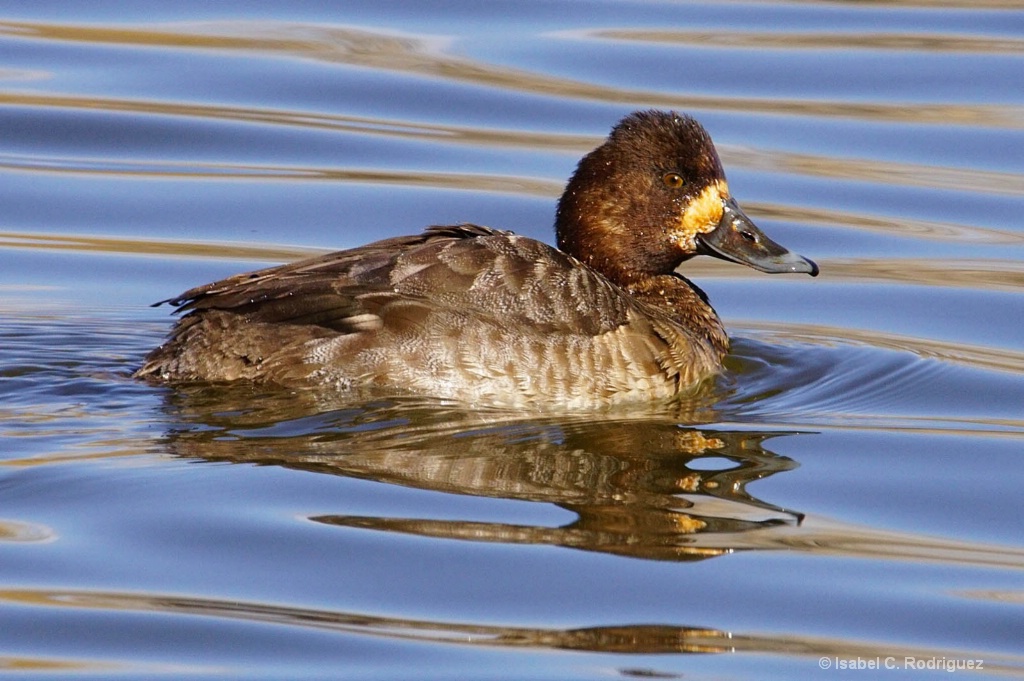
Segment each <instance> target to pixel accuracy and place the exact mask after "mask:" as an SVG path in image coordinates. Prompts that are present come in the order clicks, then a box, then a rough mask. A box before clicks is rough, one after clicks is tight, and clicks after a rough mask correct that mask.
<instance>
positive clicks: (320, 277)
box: [158, 224, 630, 334]
mask: <svg viewBox="0 0 1024 681" xmlns="http://www.w3.org/2000/svg"><path fill="white" fill-rule="evenodd" d="M161 302H162V303H170V304H172V305H174V306H176V307H177V308H178V309H177V311H178V312H182V313H192V314H202V313H203V312H204V311H210V310H219V311H224V312H233V313H236V314H240V315H244V316H245V318H246V319H247V320H248V321H249V322H264V323H271V324H293V325H312V326H318V327H323V328H325V329H330V330H333V331H336V332H340V333H346V332H351V331H353V330H360V329H361V328H365V327H366V326H367V324H368V318H367V315H375V314H378V313H380V312H382V311H383V309H384V308H386V307H387V306H388V305H391V304H399V303H401V304H405V305H416V304H420V305H422V306H425V307H426V308H450V309H456V310H461V311H464V312H466V313H467V314H470V315H473V314H475V315H481V316H487V317H494V318H499V319H502V320H505V321H506V322H507V323H508V324H509V325H516V324H522V325H531V326H534V327H536V328H537V330H538V331H540V332H542V333H553V332H558V331H567V330H571V331H573V332H575V333H583V334H600V333H603V332H606V331H609V330H612V329H614V328H616V327H618V326H620V325H622V324H624V323H626V321H627V315H628V310H629V308H630V304H629V301H628V298H627V297H625V296H624V295H623V294H622V292H621V291H620V290H619V289H618V288H617V287H615V286H613V285H612V284H611V283H609V282H608V281H607V280H605V279H604V277H601V276H600V275H598V274H596V273H595V272H593V271H592V270H590V269H589V268H586V267H584V266H582V265H581V264H580V263H579V262H577V261H576V260H574V259H573V258H571V257H570V256H568V255H566V254H564V253H562V252H561V251H558V250H556V249H554V248H552V247H550V246H548V245H546V244H543V243H541V242H538V241H535V240H533V239H529V238H526V237H521V236H517V235H515V234H512V233H510V232H504V231H499V230H494V229H490V228H487V227H481V226H478V225H469V224H464V225H454V226H437V227H431V228H429V229H427V230H426V231H424V232H423V233H422V234H419V235H416V236H406V237H397V238H392V239H385V240H383V241H378V242H375V243H372V244H368V245H366V246H361V247H358V248H353V249H350V250H346V251H339V252H336V253H329V254H327V255H323V256H318V257H315V258H311V259H307V260H302V261H299V262H295V263H289V264H286V265H281V266H278V267H272V268H269V269H264V270H259V271H256V272H251V273H246V274H239V275H235V276H232V277H229V278H227V279H222V280H220V281H216V282H213V283H211V284H206V285H204V286H198V287H196V288H193V289H190V290H188V291H186V292H184V293H182V294H181V295H180V296H177V297H175V298H172V299H169V300H166V301H161ZM158 304H159V303H158Z"/></svg>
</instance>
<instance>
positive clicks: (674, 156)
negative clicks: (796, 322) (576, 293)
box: [555, 111, 818, 285]
mask: <svg viewBox="0 0 1024 681" xmlns="http://www.w3.org/2000/svg"><path fill="white" fill-rule="evenodd" d="M555 228H556V231H557V237H558V246H559V248H561V249H562V250H563V251H565V252H567V253H569V254H570V255H573V256H575V257H576V258H578V259H579V260H582V261H583V262H585V263H587V264H588V265H590V266H591V267H593V268H595V269H597V270H598V271H599V272H601V273H602V274H604V275H605V276H607V277H609V278H610V279H612V280H613V281H615V282H617V283H619V284H623V285H626V284H628V283H630V282H632V281H636V280H637V279H640V278H644V277H649V276H653V275H658V274H668V273H670V272H672V271H673V270H675V269H676V268H677V267H678V266H679V264H680V263H682V262H683V261H684V260H686V259H687V258H691V257H693V256H695V255H701V254H706V255H713V256H715V257H718V258H722V259H724V260H730V261H732V262H738V263H741V264H743V265H748V266H749V267H753V268H754V269H757V270H760V271H762V272H802V273H805V274H810V275H811V276H815V275H817V274H818V266H817V265H815V264H814V263H813V262H812V261H810V260H808V259H806V258H803V257H801V256H799V255H797V254H795V253H790V252H789V251H788V250H786V249H785V248H783V247H782V246H780V245H779V244H777V243H775V242H774V241H772V240H771V239H769V238H768V237H767V236H765V235H764V233H763V232H761V230H760V229H758V228H757V226H756V225H754V223H753V222H752V221H751V220H750V218H748V217H747V216H746V215H745V214H744V213H743V211H742V210H740V207H739V206H738V205H737V204H736V201H735V200H734V199H733V198H732V196H731V195H730V194H729V186H728V184H727V183H726V181H725V173H724V172H723V171H722V163H721V161H719V160H718V153H717V152H716V151H715V147H714V145H713V144H712V143H711V137H710V136H709V135H708V133H707V131H706V130H704V128H703V127H702V126H701V125H700V123H698V122H697V121H695V120H694V119H692V118H690V117H689V116H686V115H684V114H677V113H674V112H662V111H640V112H637V113H634V114H631V115H629V116H627V117H626V118H624V119H623V120H622V122H621V123H619V124H618V125H617V126H615V128H614V129H613V130H612V132H611V134H610V135H609V136H608V139H607V140H605V142H604V144H602V145H601V146H599V147H598V148H597V149H595V150H594V151H592V152H590V153H589V154H587V155H586V156H585V157H583V160H581V161H580V163H579V166H578V167H577V168H576V172H575V173H574V174H573V176H572V179H570V180H569V184H568V186H567V187H566V188H565V193H564V194H563V195H562V198H561V200H560V201H559V204H558V216H557V219H556V225H555Z"/></svg>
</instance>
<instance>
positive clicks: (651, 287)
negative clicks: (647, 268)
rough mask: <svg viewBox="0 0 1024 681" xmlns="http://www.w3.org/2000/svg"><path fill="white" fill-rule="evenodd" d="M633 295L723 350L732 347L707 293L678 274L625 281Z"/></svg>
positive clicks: (626, 287)
mask: <svg viewBox="0 0 1024 681" xmlns="http://www.w3.org/2000/svg"><path fill="white" fill-rule="evenodd" d="M619 285H620V286H622V288H624V289H625V290H626V291H627V292H628V293H629V294H630V295H632V296H633V297H634V298H636V299H637V300H640V301H642V302H644V303H646V304H647V305H650V306H651V307H653V308H655V309H657V310H659V311H661V312H662V313H664V314H665V315H667V316H668V317H669V318H671V319H673V320H675V321H676V322H677V323H679V324H680V325H682V326H683V327H685V328H687V329H690V330H692V331H695V332H697V333H698V334H700V335H701V336H702V337H704V338H705V339H707V340H708V342H710V343H711V345H712V346H713V347H714V348H715V350H717V351H718V352H719V353H720V354H723V355H724V354H725V353H726V352H728V351H729V336H728V334H726V332H725V327H724V326H723V324H722V320H721V319H719V317H718V314H717V313H716V312H715V310H714V308H712V307H711V305H710V304H709V303H708V299H707V296H706V295H704V292H703V291H701V290H700V289H699V288H697V286H695V285H694V284H693V283H692V282H690V280H689V279H686V278H685V277H682V276H680V275H678V274H660V275H655V276H650V277H643V278H635V279H633V280H632V281H631V282H629V283H627V284H625V285H623V284H619Z"/></svg>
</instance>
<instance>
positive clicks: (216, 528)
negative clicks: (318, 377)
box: [0, 0, 1024, 680]
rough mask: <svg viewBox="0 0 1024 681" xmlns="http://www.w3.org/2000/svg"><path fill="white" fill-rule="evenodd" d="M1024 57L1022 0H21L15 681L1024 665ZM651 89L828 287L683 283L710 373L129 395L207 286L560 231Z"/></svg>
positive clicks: (5, 404) (4, 284) (3, 183)
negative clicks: (312, 263)
mask: <svg viewBox="0 0 1024 681" xmlns="http://www.w3.org/2000/svg"><path fill="white" fill-rule="evenodd" d="M1022 74H1024V3H1022V2H1017V1H1014V0H1002V1H999V0H988V1H984V0H983V1H980V2H968V1H967V0H963V1H962V2H956V1H955V0H949V1H940V0H934V1H930V0H919V1H913V0H907V1H899V0H889V1H880V2H871V3H860V2H826V1H824V0H822V1H818V2H815V1H808V2H791V3H785V2H770V3H769V2H749V3H740V2H716V3H707V4H701V3H688V2H679V3H670V2H658V1H656V0H649V1H647V2H644V1H640V2H537V3H531V2H518V1H517V2H514V3H504V2H490V3H475V2H457V1H456V2H449V3H405V2H374V3H337V4H336V6H331V5H328V4H327V3H323V2H274V3H269V2H268V3H238V2H233V3H228V2H218V3H207V2H188V1H182V2H175V3H166V2H160V3H156V2H135V3H113V2H102V1H100V0H94V1H93V2H89V3H70V2H46V1H43V0H37V1H34V2H31V3H27V2H0V442H2V445H3V446H2V448H0V622H2V626H0V672H2V673H4V674H6V675H9V676H12V677H13V676H19V675H24V676H43V677H47V676H49V677H53V678H62V679H65V678H79V677H81V678H86V677H87V678H107V677H111V678H130V679H143V678H219V679H238V678H254V679H255V678H375V679H414V678H415V679H474V678H492V679H602V678H616V677H625V678H632V677H652V678H687V679H722V678H728V679H752V680H753V679H769V678H774V679H792V678H832V677H834V676H835V677H838V676H844V677H847V676H848V677H851V678H852V677H853V676H857V678H887V679H888V678H893V679H895V678H908V679H915V680H916V679H927V678H949V672H948V671H947V670H948V669H949V668H950V667H955V666H957V665H960V666H961V667H962V666H965V665H966V664H967V663H968V662H969V663H970V664H971V666H973V667H975V669H974V671H973V672H969V671H965V670H961V671H957V672H956V673H957V674H965V673H974V674H980V675H995V676H1001V677H1006V676H1009V677H1018V678H1020V677H1024V644H1022V640H1024V639H1022V633H1021V632H1022V631H1024V539H1022V537H1024V521H1022V514H1021V500H1022V493H1021V489H1022V488H1024V447H1022V445H1024V407H1022V405H1024V330H1022V329H1024V326H1022V324H1024V322H1022V320H1024V223H1022V217H1021V216H1022V213H1024V75H1022ZM650 107H657V108H675V109H678V110H683V111H687V112H689V113H691V114H693V115H695V116H696V117H698V118H699V119H700V120H701V121H702V122H703V123H704V124H705V125H706V126H707V127H708V129H709V130H710V132H711V133H712V135H713V136H714V138H715V140H716V142H717V143H718V146H719V149H720V151H721V153H722V157H723V161H724V163H725V166H726V170H727V173H728V175H729V180H730V187H731V189H732V191H733V193H734V195H736V196H737V198H738V199H739V201H740V202H741V203H742V204H743V205H744V207H745V208H746V209H747V212H748V213H750V214H751V216H752V217H753V218H754V219H755V220H756V221H757V222H758V223H759V224H760V225H761V226H762V227H763V228H764V229H765V230H766V231H767V232H769V233H770V234H771V235H772V236H773V237H775V238H776V239H777V240H778V241H779V242H781V243H783V244H786V245H787V246H789V247H790V248H792V249H793V250H795V251H797V252H799V253H802V254H804V255H807V256H809V257H811V258H814V259H815V260H817V261H818V262H819V264H820V265H821V269H822V275H821V276H820V277H819V278H817V279H810V278H808V277H801V278H792V277H789V278H787V277H767V276H765V275H762V274H759V273H757V272H753V271H751V270H748V269H744V268H741V267H739V266H736V265H730V264H727V263H722V262H718V261H715V262H707V261H706V260H707V259H702V258H698V259H697V260H694V261H690V262H688V263H686V264H685V265H684V270H683V271H684V272H685V273H686V274H687V276H690V277H692V278H693V279H694V280H695V281H697V282H698V283H699V284H700V286H701V287H702V288H704V290H705V291H706V292H707V293H708V295H709V297H710V299H711V301H712V303H713V304H714V305H715V307H716V309H717V310H718V311H719V313H720V314H721V315H722V317H723V319H724V320H725V321H726V324H727V326H728V328H729V330H730V333H731V335H732V336H733V337H734V339H735V340H734V351H733V354H732V355H731V356H730V357H729V359H728V368H729V371H728V372H727V373H726V374H724V375H723V376H722V377H721V378H720V379H719V380H718V381H717V383H716V384H715V385H713V386H710V387H709V388H708V389H707V390H706V391H704V392H702V393H701V394H698V395H694V396H693V397H692V398H690V399H687V400H685V401H683V402H682V403H680V404H679V405H676V406H675V407H673V408H672V409H659V410H643V411H635V410H634V411H623V412H621V413H620V412H615V413H603V414H599V415H591V416H586V415H573V416H565V415H563V416H558V415H553V414H550V415H544V414H533V415H529V414H507V413H504V414H503V413H497V412H488V411H481V410H472V409H469V408H466V407H457V406H453V405H446V404H438V403H436V402H435V403H432V402H429V401H426V400H417V399H411V398H410V399H394V400H373V399H366V400H362V401H358V400H353V399H345V398H342V397H340V396H329V395H308V394H293V393H289V392H286V391H274V390H270V389H262V388H261V389H255V388H253V387H251V386H233V387H229V388H224V387H221V388H214V387H193V388H189V389H179V390H167V389H160V388H155V387H152V386H148V385H144V384H140V383H137V382H135V381H133V380H131V379H130V378H129V373H130V372H131V371H132V369H133V368H134V367H136V366H138V364H139V363H140V361H141V359H142V357H143V356H144V355H145V353H146V352H147V351H148V350H149V349H150V348H152V347H153V346H155V345H157V344H158V343H159V342H160V341H161V339H162V337H163V336H164V334H165V333H166V332H167V330H168V329H169V327H170V324H171V322H172V320H171V318H170V317H169V315H168V311H167V308H166V307H163V308H152V307H150V304H151V303H152V302H154V301H156V300H161V299H165V298H167V297H170V296H173V295H175V294H177V293H179V292H181V291H183V290H185V289H187V288H189V287H191V286H193V285H196V284H200V283H204V282H207V281H211V280H213V279H215V278H219V277H222V276H226V275H228V274H232V273H235V272H240V271H244V270H246V269H253V268H256V267H262V266H267V265H269V264H272V263H277V262H283V261H287V260H292V259H296V258H299V257H301V256H303V255H308V254H311V253H316V252H321V251H323V250H328V249H330V250H333V249H338V248H343V247H350V246H355V245H357V244H361V243H364V242H367V241H370V240H373V239H376V238H382V237H385V236H391V235H397V234H404V233H412V232H416V231H419V230H420V229H421V228H422V227H423V226H425V225H428V224H435V223H446V222H455V221H473V222H478V223H482V224H489V225H492V226H495V227H502V228H506V229H514V230H516V231H518V232H520V233H523V234H526V235H529V236H532V237H535V238H540V239H543V240H546V241H548V242H550V241H552V235H551V224H552V220H553V212H554V202H555V200H556V198H557V196H558V194H559V193H560V191H561V188H562V186H563V184H564V182H565V179H566V178H567V177H568V175H569V174H570V173H571V171H572V169H573V168H574V166H575V163H576V160H577V159H578V158H579V156H581V155H582V154H583V153H585V152H586V151H587V150H589V149H590V148H592V147H593V146H594V145H596V144H597V142H598V141H599V140H600V139H601V138H603V136H604V135H605V134H606V133H607V131H608V129H609V128H610V127H611V125H613V124H614V123H615V122H616V121H617V120H618V119H620V118H621V117H622V116H623V115H625V114H626V113H628V112H629V111H632V110H635V109H641V108H650ZM858 665H859V666H860V667H861V669H860V670H857V671H850V670H848V669H846V668H847V667H854V668H855V669H856V668H857V667H858ZM871 665H877V666H878V667H880V669H877V670H872V669H865V667H870V666H871ZM979 665H980V669H979V668H977V667H978V666H979Z"/></svg>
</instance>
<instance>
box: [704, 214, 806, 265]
mask: <svg viewBox="0 0 1024 681" xmlns="http://www.w3.org/2000/svg"><path fill="white" fill-rule="evenodd" d="M697 241H698V243H699V244H700V246H701V250H702V252H703V253H705V254H707V255H713V256H715V257H716V258H722V259H723V260H730V261H732V262H738V263H740V264H741V265H747V266H748V267H753V268H754V269H755V270H760V271H762V272H769V273H772V274H779V273H802V274H809V275H811V276H812V277H816V276H818V266H817V265H815V264H814V262H813V261H811V260H808V259H807V258H805V257H803V256H800V255H797V254H796V253H791V252H789V251H787V250H786V249H785V248H783V247H782V246H780V245H779V244H777V243H775V242H774V241H772V240H771V239H769V238H768V237H767V236H765V234H764V232H762V231H761V230H760V229H758V228H757V226H756V225H754V223H753V222H751V220H750V218H748V217H747V216H746V215H745V214H744V213H743V211H742V210H740V207H739V206H738V205H736V201H735V200H733V199H729V200H728V201H726V202H725V210H724V211H723V213H722V219H721V221H719V223H718V227H716V228H715V229H714V230H712V231H711V232H708V233H706V234H698V235H697Z"/></svg>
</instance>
